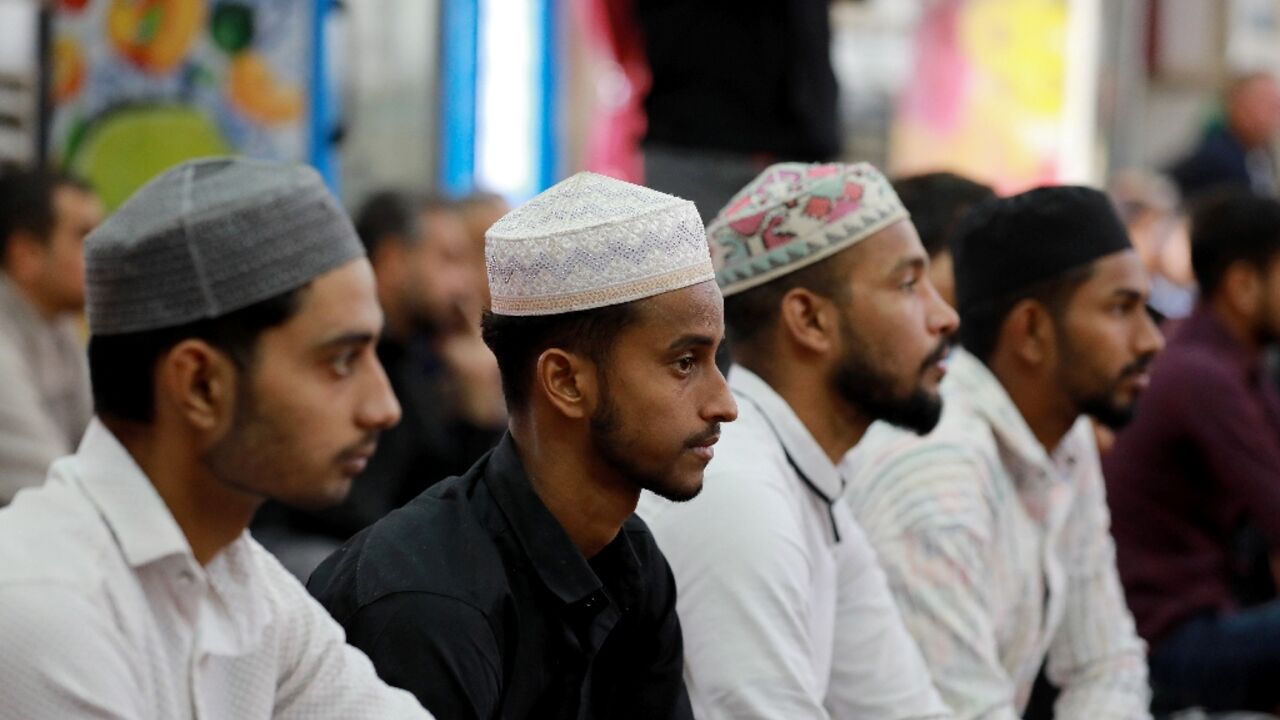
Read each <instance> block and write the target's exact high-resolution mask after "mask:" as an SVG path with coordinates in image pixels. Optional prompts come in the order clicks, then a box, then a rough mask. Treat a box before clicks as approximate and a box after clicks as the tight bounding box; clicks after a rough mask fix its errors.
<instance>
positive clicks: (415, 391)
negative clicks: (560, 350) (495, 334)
mask: <svg viewBox="0 0 1280 720" xmlns="http://www.w3.org/2000/svg"><path fill="white" fill-rule="evenodd" d="M356 230H357V232H358V233H359V235H360V239H361V241H362V242H363V243H364V245H365V248H366V251H367V252H368V254H369V258H370V262H371V263H372V265H373V271H374V275H375V276H376V277H377V280H378V301H379V304H380V305H381V306H382V310H383V313H384V314H385V315H386V329H385V331H384V332H383V335H382V339H381V340H380V341H379V343H378V358H379V360H380V361H381V362H382V364H383V367H385V368H386V371H387V376H388V378H389V379H390V380H391V387H392V390H393V391H394V392H395V394H396V397H397V398H399V400H400V404H401V406H402V408H403V413H404V415H403V419H402V420H401V422H400V424H399V425H397V426H396V427H395V428H393V429H392V430H390V431H388V432H387V433H385V434H384V435H383V438H382V442H381V443H379V447H378V452H377V454H376V455H374V457H373V458H372V459H371V460H370V461H369V466H368V468H366V469H365V471H364V472H363V473H362V474H361V476H360V479H359V481H358V482H357V483H356V484H355V486H354V488H353V490H352V492H351V494H350V495H349V496H348V498H347V500H346V502H344V503H343V504H342V505H339V506H338V507H335V508H332V509H330V510H325V511H323V512H305V511H300V510H292V509H286V508H284V507H282V506H279V505H271V506H267V507H265V508H263V510H262V512H261V513H260V514H259V517H258V518H257V519H256V520H255V523H254V529H255V532H257V533H258V534H259V535H260V536H261V539H262V541H263V543H264V544H265V545H267V547H268V548H269V549H271V550H272V551H273V552H275V553H276V554H277V555H278V556H279V557H280V558H281V560H282V561H283V562H284V564H285V565H286V567H288V568H289V569H290V570H291V571H293V572H294V573H295V574H297V575H298V576H299V577H301V578H304V579H305V578H306V577H307V575H309V574H310V573H311V570H312V569H314V568H315V566H316V565H317V564H319V562H320V561H321V560H322V559H324V558H325V557H326V556H327V555H328V554H329V553H331V552H333V550H335V549H336V548H337V547H338V545H339V544H341V543H342V541H344V540H346V539H347V538H349V537H351V536H352V535H354V534H355V533H357V532H359V531H360V530H362V529H364V528H365V527H367V526H369V525H371V524H372V523H374V522H375V521H377V520H378V519H380V518H381V517H382V516H384V515H386V514H387V513H388V512H390V511H392V510H394V509H395V508H397V507H399V506H400V505H402V504H404V503H405V502H406V501H408V500H410V499H411V498H413V497H415V496H416V495H417V494H418V493H420V492H422V491H423V490H425V489H426V488H427V487H429V486H431V485H432V484H433V483H435V482H437V481H439V480H442V479H444V478H446V477H449V476H450V475H456V474H460V473H462V472H463V471H465V470H466V469H467V468H468V467H470V466H471V464H472V463H473V462H475V460H476V459H477V458H478V457H480V456H481V455H482V454H483V453H484V452H485V451H486V450H488V449H489V448H490V447H492V446H493V445H494V443H496V442H497V441H498V439H499V438H500V437H501V436H502V431H503V429H504V428H505V425H506V412H505V406H504V404H503V401H502V382H501V377H500V375H499V373H498V366H497V361H496V360H495V359H494V357H493V353H492V352H490V351H489V349H488V348H486V347H485V346H484V341H483V340H482V339H481V338H480V335H479V326H478V321H479V315H480V305H481V299H480V289H479V288H478V287H477V286H476V285H475V282H476V277H475V275H476V273H475V264H474V260H475V258H474V257H473V252H472V251H473V248H472V247H471V239H470V238H469V237H468V233H467V226H466V224H465V222H464V219H463V217H462V216H461V215H460V214H459V213H458V212H457V209H456V207H455V206H454V205H452V204H451V203H448V202H446V201H443V200H437V199H431V198H422V197H417V196H414V195H413V194H411V193H404V192H398V191H384V192H379V193H377V194H375V195H373V196H372V197H371V198H369V200H368V201H367V202H366V203H365V204H364V206H363V208H362V209H361V210H360V212H359V214H358V215H357V217H356Z"/></svg>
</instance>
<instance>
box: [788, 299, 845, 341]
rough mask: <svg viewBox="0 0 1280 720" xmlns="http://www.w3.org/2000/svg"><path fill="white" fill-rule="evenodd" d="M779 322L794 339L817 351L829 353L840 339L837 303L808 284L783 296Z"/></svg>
mask: <svg viewBox="0 0 1280 720" xmlns="http://www.w3.org/2000/svg"><path fill="white" fill-rule="evenodd" d="M778 324H779V325H780V326H781V328H782V330H783V332H785V333H786V334H787V335H788V336H790V337H791V340H792V342H794V343H796V344H797V345H799V346H800V347H802V348H804V349H806V350H808V351H810V352H813V353H818V354H823V355H825V354H828V353H830V352H832V350H833V349H834V348H835V347H836V345H837V343H838V342H839V335H840V323H839V317H838V316H837V311H836V308H835V305H834V304H833V303H832V302H831V301H830V300H828V299H826V298H824V297H822V296H821V295H818V294H816V293H814V292H813V291H812V290H806V289H805V288H792V289H791V290H790V291H789V292H788V293H787V294H786V295H783V296H782V307H781V308H779V313H778Z"/></svg>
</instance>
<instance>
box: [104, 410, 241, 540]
mask: <svg viewBox="0 0 1280 720" xmlns="http://www.w3.org/2000/svg"><path fill="white" fill-rule="evenodd" d="M104 423H105V424H106V425H107V427H108V429H109V430H111V432H112V434H114V435H115V436H116V438H117V439H118V440H119V441H120V443H121V444H122V445H124V447H125V449H126V450H128V451H129V454H130V455H131V456H133V459H134V462H136V463H138V467H140V468H142V472H143V473H144V474H145V475H146V476H147V479H149V480H150V481H151V484H152V486H154V487H155V489H156V492H157V493H158V494H159V495H160V498H161V499H162V500H163V501H164V504H165V505H166V506H167V507H168V508H169V513H170V514H171V515H172V516H173V519H174V521H175V522H176V523H177V524H178V528H179V529H180V530H182V534H183V536H185V537H186V539H187V544H188V545H190V546H191V553H192V554H193V555H194V556H195V558H196V562H198V563H200V564H201V565H207V564H208V563H209V561H210V560H212V559H213V558H214V557H215V556H216V555H217V554H218V553H219V552H221V551H222V549H223V548H225V547H226V546H228V545H230V544H231V543H232V542H234V541H235V540H236V538H238V537H240V535H241V534H242V533H244V531H245V529H246V528H247V527H249V521H250V520H252V519H253V514H254V512H256V511H257V509H258V506H259V505H261V500H260V499H258V498H256V497H253V496H251V495H249V494H247V493H243V492H240V491H238V490H235V489H234V488H231V487H228V486H227V485H225V484H224V483H221V482H219V481H218V480H217V479H216V478H214V477H213V475H212V473H210V472H209V470H208V469H207V468H205V467H204V465H203V464H202V463H201V462H200V461H199V459H198V458H196V457H194V455H193V454H192V453H190V452H186V451H184V450H180V449H177V448H175V444H174V443H172V442H166V441H165V440H162V439H161V438H159V437H157V434H156V433H155V432H153V431H152V429H151V428H148V427H141V426H138V425H136V424H133V423H121V422H112V421H107V420H104Z"/></svg>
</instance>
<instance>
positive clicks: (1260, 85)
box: [1227, 75, 1280, 148]
mask: <svg viewBox="0 0 1280 720" xmlns="http://www.w3.org/2000/svg"><path fill="white" fill-rule="evenodd" d="M1227 115H1228V118H1229V120H1230V122H1231V130H1232V132H1233V133H1234V134H1235V136H1236V138H1237V139H1238V140H1240V142H1241V143H1243V144H1244V146H1245V147H1248V148H1260V147H1266V146H1267V145H1269V144H1270V143H1271V141H1272V140H1273V139H1274V138H1275V137H1276V135H1277V133H1280V86H1277V84H1276V80H1275V78H1273V77H1271V76H1270V75H1254V76H1252V77H1249V78H1246V79H1244V80H1241V81H1239V83H1237V84H1236V86H1235V87H1234V88H1233V89H1232V92H1231V96H1230V97H1229V98H1228V107H1227Z"/></svg>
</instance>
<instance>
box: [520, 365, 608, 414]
mask: <svg viewBox="0 0 1280 720" xmlns="http://www.w3.org/2000/svg"><path fill="white" fill-rule="evenodd" d="M535 372H536V376H535V377H534V389H535V391H537V390H540V391H541V392H542V393H543V394H544V395H546V397H547V400H548V401H550V403H551V405H552V406H553V407H555V408H556V409H557V410H559V411H560V412H561V413H562V414H563V415H564V416H565V417H569V418H574V419H582V418H586V417H590V416H591V412H592V410H593V409H594V407H595V403H596V394H597V382H596V367H595V363H591V362H587V361H585V360H584V359H583V358H581V357H580V356H578V355H576V354H574V353H571V352H567V351H565V350H562V349H560V348H550V349H548V350H545V351H543V353H542V354H541V355H539V356H538V365H537V369H536V371H535Z"/></svg>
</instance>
